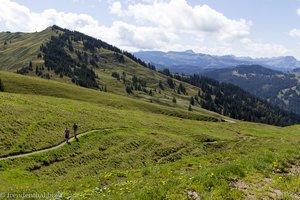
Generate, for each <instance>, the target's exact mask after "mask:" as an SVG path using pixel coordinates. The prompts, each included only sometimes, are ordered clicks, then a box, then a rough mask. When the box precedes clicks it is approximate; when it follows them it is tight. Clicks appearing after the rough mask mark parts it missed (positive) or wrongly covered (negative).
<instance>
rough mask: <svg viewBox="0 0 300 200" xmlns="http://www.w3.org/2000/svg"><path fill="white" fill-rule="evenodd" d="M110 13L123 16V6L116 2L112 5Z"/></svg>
mask: <svg viewBox="0 0 300 200" xmlns="http://www.w3.org/2000/svg"><path fill="white" fill-rule="evenodd" d="M110 12H111V13H112V14H116V15H119V16H121V15H122V4H121V2H120V1H115V2H113V3H112V5H111V6H110Z"/></svg>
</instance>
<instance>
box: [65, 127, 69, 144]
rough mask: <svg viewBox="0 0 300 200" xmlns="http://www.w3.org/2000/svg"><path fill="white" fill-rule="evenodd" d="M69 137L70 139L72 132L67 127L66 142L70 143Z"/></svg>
mask: <svg viewBox="0 0 300 200" xmlns="http://www.w3.org/2000/svg"><path fill="white" fill-rule="evenodd" d="M69 137H70V130H69V128H68V127H67V128H66V129H65V139H66V142H67V143H68V142H69Z"/></svg>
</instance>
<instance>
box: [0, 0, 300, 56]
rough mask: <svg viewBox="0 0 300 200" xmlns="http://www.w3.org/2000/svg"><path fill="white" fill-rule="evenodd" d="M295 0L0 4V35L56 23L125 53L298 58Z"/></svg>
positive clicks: (23, 0)
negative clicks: (190, 51) (187, 52)
mask: <svg viewBox="0 0 300 200" xmlns="http://www.w3.org/2000/svg"><path fill="white" fill-rule="evenodd" d="M299 8H300V1H299V0H226V1H224V0H123V1H117V0H52V1H34V0H1V7H0V30H1V31H24V32H33V31H41V30H43V29H44V28H46V27H48V26H50V25H53V24H57V25H59V26H62V27H64V28H68V29H71V30H78V31H81V32H83V33H85V34H88V35H91V36H94V37H96V38H99V39H102V40H104V41H107V42H109V43H112V44H114V45H116V46H118V47H120V48H123V49H126V50H129V51H138V50H163V51H169V50H178V51H181V50H187V49H192V50H194V51H195V52H199V53H209V54H214V55H227V54H233V55H237V56H251V57H272V56H283V55H293V56H295V57H297V58H299V59H300V9H299Z"/></svg>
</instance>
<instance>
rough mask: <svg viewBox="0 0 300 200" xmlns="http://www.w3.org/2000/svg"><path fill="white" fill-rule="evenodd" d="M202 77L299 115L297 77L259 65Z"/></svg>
mask: <svg viewBox="0 0 300 200" xmlns="http://www.w3.org/2000/svg"><path fill="white" fill-rule="evenodd" d="M203 75H205V76H208V77H211V78H213V79H216V80H218V81H222V82H227V83H232V84H235V85H237V86H239V87H241V88H243V89H244V90H246V91H248V92H250V93H251V94H254V95H255V96H258V97H260V98H262V99H264V100H266V101H268V102H270V103H272V104H274V105H278V106H279V107H281V108H284V109H286V110H289V111H291V112H294V113H296V114H300V100H299V99H300V83H299V75H298V74H297V73H296V72H295V73H283V72H279V71H275V70H271V69H267V68H264V67H262V66H259V65H241V66H237V67H233V68H228V69H218V70H211V71H206V72H204V73H203Z"/></svg>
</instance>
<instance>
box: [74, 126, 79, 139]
mask: <svg viewBox="0 0 300 200" xmlns="http://www.w3.org/2000/svg"><path fill="white" fill-rule="evenodd" d="M77 130H78V125H77V124H76V123H74V125H73V131H74V137H75V139H77Z"/></svg>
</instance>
